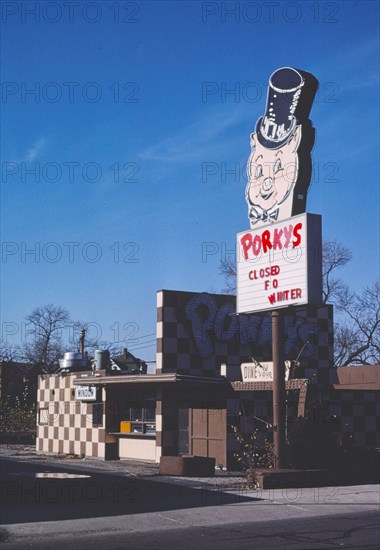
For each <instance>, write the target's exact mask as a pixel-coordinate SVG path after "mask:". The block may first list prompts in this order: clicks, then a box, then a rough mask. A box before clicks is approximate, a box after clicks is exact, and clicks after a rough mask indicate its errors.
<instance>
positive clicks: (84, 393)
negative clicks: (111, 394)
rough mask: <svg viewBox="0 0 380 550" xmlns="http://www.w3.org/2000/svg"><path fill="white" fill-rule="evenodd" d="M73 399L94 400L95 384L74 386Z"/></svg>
mask: <svg viewBox="0 0 380 550" xmlns="http://www.w3.org/2000/svg"><path fill="white" fill-rule="evenodd" d="M75 399H80V400H81V401H96V387H95V386H75Z"/></svg>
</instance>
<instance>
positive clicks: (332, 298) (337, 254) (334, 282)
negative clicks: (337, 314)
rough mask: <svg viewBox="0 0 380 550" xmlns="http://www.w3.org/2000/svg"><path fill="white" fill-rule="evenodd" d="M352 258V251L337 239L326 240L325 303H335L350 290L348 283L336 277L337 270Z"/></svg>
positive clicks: (323, 247)
mask: <svg viewBox="0 0 380 550" xmlns="http://www.w3.org/2000/svg"><path fill="white" fill-rule="evenodd" d="M351 258H352V254H351V252H350V251H349V250H348V248H346V247H345V246H344V245H342V244H341V243H338V242H337V241H326V242H324V243H323V245H322V281H323V290H322V295H323V303H324V304H325V303H327V302H330V303H335V302H338V303H339V301H340V299H341V296H342V295H343V294H344V293H346V292H347V291H348V288H347V285H346V284H345V283H344V282H343V281H342V280H341V279H336V278H335V277H334V274H335V270H336V269H337V268H339V267H342V266H344V265H346V264H347V263H348V262H349V261H350V260H351Z"/></svg>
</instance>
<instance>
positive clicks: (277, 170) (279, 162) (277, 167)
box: [273, 159, 282, 174]
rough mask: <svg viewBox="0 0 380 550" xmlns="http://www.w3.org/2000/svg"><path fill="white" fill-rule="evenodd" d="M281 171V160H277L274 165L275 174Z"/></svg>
mask: <svg viewBox="0 0 380 550" xmlns="http://www.w3.org/2000/svg"><path fill="white" fill-rule="evenodd" d="M280 170H282V166H281V160H280V159H277V160H276V162H275V163H274V169H273V171H274V173H275V174H277V172H279V171H280Z"/></svg>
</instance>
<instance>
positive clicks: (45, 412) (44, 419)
mask: <svg viewBox="0 0 380 550" xmlns="http://www.w3.org/2000/svg"><path fill="white" fill-rule="evenodd" d="M48 423H49V409H48V408H46V409H38V425H39V426H47V425H48Z"/></svg>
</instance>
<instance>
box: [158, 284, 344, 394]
mask: <svg viewBox="0 0 380 550" xmlns="http://www.w3.org/2000/svg"><path fill="white" fill-rule="evenodd" d="M235 311H236V298H235V296H228V295H220V294H205V293H202V294H200V293H191V292H181V291H169V290H163V291H159V292H158V294H157V372H158V373H168V372H178V373H179V374H189V375H195V376H211V377H213V376H216V375H218V374H219V373H220V365H221V363H226V364H227V365H228V366H229V367H232V366H236V365H240V364H241V363H242V362H245V361H250V358H251V357H252V356H254V357H255V358H256V359H257V360H259V361H260V360H261V361H270V360H271V358H272V327H271V318H270V315H269V314H268V313H262V314H254V315H241V316H236V315H234V312H235ZM288 311H289V310H288ZM288 311H287V312H284V318H283V334H284V341H285V358H286V359H295V358H297V356H298V354H299V353H300V351H301V349H302V348H303V346H304V345H305V344H306V342H308V344H306V346H305V348H304V350H303V352H302V354H301V368H300V369H299V372H298V373H297V378H307V379H309V380H310V383H311V384H317V385H319V386H320V387H321V388H322V387H324V388H326V387H327V386H329V385H330V384H332V383H335V382H337V378H336V370H335V369H334V368H333V308H332V306H329V305H323V306H313V305H312V306H307V307H302V308H301V307H300V308H298V309H293V310H292V313H289V312H288Z"/></svg>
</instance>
